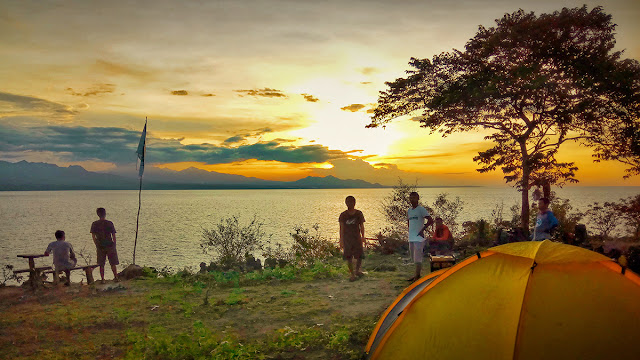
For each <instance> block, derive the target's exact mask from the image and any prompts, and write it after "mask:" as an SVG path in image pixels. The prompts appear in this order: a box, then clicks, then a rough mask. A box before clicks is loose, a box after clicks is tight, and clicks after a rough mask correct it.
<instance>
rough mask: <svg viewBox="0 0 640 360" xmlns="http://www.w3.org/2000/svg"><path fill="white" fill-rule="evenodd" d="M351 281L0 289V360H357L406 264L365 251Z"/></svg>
mask: <svg viewBox="0 0 640 360" xmlns="http://www.w3.org/2000/svg"><path fill="white" fill-rule="evenodd" d="M363 268H364V270H365V271H367V272H368V275H367V276H365V277H363V278H362V279H360V280H358V281H356V282H349V281H348V275H347V270H346V266H345V264H344V263H343V262H342V261H340V260H339V259H333V260H332V261H331V262H330V263H328V264H316V265H314V266H312V267H310V268H307V269H296V268H293V267H285V268H277V269H271V270H265V271H262V272H252V273H248V274H240V273H234V272H230V273H220V272H213V273H207V274H195V275H186V274H184V273H183V274H176V275H171V276H167V277H166V278H156V279H144V280H133V281H127V282H123V283H121V284H122V287H119V288H116V289H114V290H111V291H103V290H104V289H103V288H104V287H105V286H109V285H112V284H106V285H96V286H86V285H84V286H81V285H79V284H73V285H72V286H71V287H70V288H65V287H58V288H53V289H44V290H40V291H39V292H37V293H33V292H31V291H25V290H23V289H20V288H4V289H0V312H1V313H2V315H1V316H0V348H1V349H3V351H2V352H1V353H0V358H6V359H41V358H47V359H68V358H75V359H96V358H99V359H209V358H212V359H289V358H296V359H356V358H360V357H361V356H362V353H363V349H364V346H365V344H366V341H367V339H368V336H369V334H370V333H371V331H372V330H373V327H374V326H375V323H376V321H377V320H378V317H379V316H380V314H381V313H382V312H383V311H384V309H385V308H386V307H387V306H388V305H389V304H390V303H391V302H392V300H393V299H394V298H395V297H396V296H397V295H398V294H399V293H400V292H401V291H402V289H403V288H404V287H405V286H407V283H406V282H405V281H404V279H406V278H407V277H409V276H411V273H412V271H413V267H412V266H411V265H405V264H403V262H402V261H401V260H400V259H399V258H398V256H397V255H387V256H382V255H377V254H370V255H368V256H367V258H366V259H365V260H364V262H363Z"/></svg>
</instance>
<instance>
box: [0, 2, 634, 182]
mask: <svg viewBox="0 0 640 360" xmlns="http://www.w3.org/2000/svg"><path fill="white" fill-rule="evenodd" d="M585 3H586V5H587V6H588V7H589V9H591V8H593V7H594V6H597V5H601V6H603V7H604V10H605V12H607V13H609V14H611V15H612V16H613V21H614V22H615V23H616V24H617V25H618V27H617V29H616V33H617V35H616V40H617V49H619V50H621V49H625V53H624V56H625V57H628V58H634V59H640V43H639V42H638V41H637V39H638V36H639V35H640V23H639V22H638V21H637V19H638V18H640V1H635V0H607V1H599V2H594V1H585V0H582V1H562V0H555V1H546V0H544V1H536V2H530V1H501V0H493V1H483V0H480V1H471V0H467V1H460V0H446V1H440V0H437V1H426V0H424V1H405V0H399V1H398V0H395V1H381V0H366V1H365V0H355V1H302V0H293V1H288V0H286V1H285V0H261V1H258V0H256V1H249V0H247V1H245V0H231V1H217V0H216V1H164V0H154V1H135V2H133V1H108V2H107V1H88V0H83V1H26V0H17V1H8V0H0V58H1V59H2V60H1V61H0V160H5V161H12V162H15V161H20V160H27V161H37V162H48V163H55V164H58V165H60V166H68V165H72V164H73V165H81V166H83V167H85V168H86V169H88V170H92V171H117V170H121V169H131V170H130V171H131V172H132V173H133V172H135V166H134V165H133V164H135V160H136V154H135V149H136V147H137V142H138V139H139V136H140V132H141V130H142V128H143V126H144V122H145V117H147V118H148V131H149V138H148V141H147V151H148V152H147V166H151V165H152V166H160V167H165V168H169V169H173V170H182V169H185V168H188V167H197V168H201V169H205V170H210V171H217V172H223V173H230V174H239V175H245V176H254V177H258V178H263V179H269V180H286V181H291V180H296V179H300V178H303V177H306V176H310V175H311V176H326V175H334V176H337V177H340V178H344V179H363V180H366V181H370V182H378V183H382V184H386V185H391V184H394V183H396V182H397V181H398V178H402V179H403V180H404V181H405V182H409V183H417V184H418V185H421V186H438V185H503V184H504V180H503V178H502V177H503V175H502V174H501V173H500V172H492V173H485V174H480V173H478V172H477V171H476V170H475V169H476V168H477V167H478V165H477V164H475V163H474V162H473V160H472V158H473V157H474V156H475V155H476V154H477V152H478V151H482V150H486V149H487V148H489V147H490V144H489V143H487V142H486V141H484V139H483V137H484V135H485V134H482V133H479V132H470V133H461V134H454V135H452V136H449V137H446V138H442V137H441V135H439V134H433V135H430V134H429V132H428V130H426V129H422V128H420V126H419V123H418V122H415V121H410V120H407V119H404V120H403V119H400V120H398V121H394V122H392V123H390V124H389V125H388V126H387V127H386V128H384V129H383V128H376V129H367V128H365V126H366V125H367V124H369V123H370V121H371V119H370V116H371V115H372V114H371V109H372V108H373V107H374V104H375V103H376V101H377V98H378V93H379V92H380V91H382V90H385V84H384V83H385V81H393V80H394V79H396V78H398V77H402V76H403V74H404V71H405V70H407V69H408V68H409V66H408V65H407V63H408V61H409V59H410V58H411V57H418V58H431V57H432V56H433V55H436V54H439V53H441V52H445V51H451V50H452V49H462V48H463V47H464V44H465V43H466V42H467V41H468V40H469V39H470V38H471V37H473V36H474V35H475V33H476V31H477V29H478V26H479V25H484V26H492V25H493V24H494V20H495V19H497V18H500V17H502V15H503V14H504V13H511V12H514V11H516V10H518V9H519V8H522V9H524V10H526V11H535V12H536V13H537V14H539V13H543V12H552V11H555V10H560V9H561V8H562V7H579V6H582V5H583V4H585ZM559 158H560V159H561V160H564V161H574V162H576V164H577V165H578V167H579V168H580V170H579V171H578V173H577V176H578V179H579V180H580V184H581V185H633V186H637V185H640V177H638V176H636V177H635V178H631V179H628V180H623V179H622V176H623V175H624V166H623V165H621V164H617V163H613V162H607V163H600V164H594V163H593V162H592V158H591V152H590V150H588V149H584V148H581V147H580V146H578V145H572V144H570V145H563V147H562V148H561V150H560V154H559Z"/></svg>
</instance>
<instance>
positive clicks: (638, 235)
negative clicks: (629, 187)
mask: <svg viewBox="0 0 640 360" xmlns="http://www.w3.org/2000/svg"><path fill="white" fill-rule="evenodd" d="M616 209H617V210H618V212H619V214H620V216H621V217H622V221H624V223H625V225H626V226H627V228H628V229H629V230H631V234H632V236H633V238H634V239H636V240H640V194H638V195H636V196H631V197H629V198H627V199H620V203H619V204H617V205H616Z"/></svg>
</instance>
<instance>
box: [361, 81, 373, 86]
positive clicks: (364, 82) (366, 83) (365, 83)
mask: <svg viewBox="0 0 640 360" xmlns="http://www.w3.org/2000/svg"><path fill="white" fill-rule="evenodd" d="M360 84H362V85H369V84H371V81H360Z"/></svg>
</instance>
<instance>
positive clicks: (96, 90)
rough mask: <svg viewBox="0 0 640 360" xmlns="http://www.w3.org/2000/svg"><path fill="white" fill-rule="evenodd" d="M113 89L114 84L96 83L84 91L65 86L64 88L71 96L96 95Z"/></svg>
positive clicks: (111, 91) (107, 92)
mask: <svg viewBox="0 0 640 360" xmlns="http://www.w3.org/2000/svg"><path fill="white" fill-rule="evenodd" d="M115 89H116V86H115V85H114V84H97V85H94V86H92V87H90V88H89V89H86V90H84V91H76V90H73V89H72V88H66V89H65V90H66V91H67V92H68V93H69V94H71V95H73V96H96V95H102V94H110V93H113V92H114V91H115Z"/></svg>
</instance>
